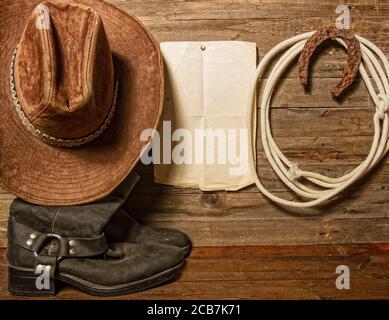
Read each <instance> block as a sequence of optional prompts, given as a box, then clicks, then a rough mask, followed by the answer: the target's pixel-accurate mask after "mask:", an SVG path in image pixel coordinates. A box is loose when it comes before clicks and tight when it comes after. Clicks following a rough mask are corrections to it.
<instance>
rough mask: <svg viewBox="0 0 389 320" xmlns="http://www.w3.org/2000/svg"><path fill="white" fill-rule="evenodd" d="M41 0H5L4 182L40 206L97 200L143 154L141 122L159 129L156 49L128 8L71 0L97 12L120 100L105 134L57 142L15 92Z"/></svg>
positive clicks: (0, 133)
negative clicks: (32, 120) (33, 124)
mask: <svg viewBox="0 0 389 320" xmlns="http://www.w3.org/2000/svg"><path fill="white" fill-rule="evenodd" d="M40 2H41V1H38V0H33V1H31V0H6V1H5V3H3V4H2V10H1V12H0V47H1V49H2V50H1V51H0V65H1V67H2V68H3V72H1V73H0V183H1V185H2V186H3V187H4V188H5V189H6V190H8V191H9V192H10V193H12V194H14V195H15V196H17V197H19V198H22V199H23V200H26V201H29V202H31V203H35V204H41V205H76V204H83V203H88V202H91V201H94V200H98V199H100V198H102V197H104V196H106V195H107V194H109V193H110V192H111V191H112V190H113V189H114V188H115V187H116V186H118V185H119V184H120V182H122V181H123V180H124V179H125V177H126V176H127V175H128V174H129V172H130V171H131V170H132V169H133V167H134V166H135V165H136V163H137V162H138V160H139V158H140V153H141V150H142V148H143V147H144V145H145V143H146V142H143V141H141V140H140V136H141V133H142V131H143V130H144V129H148V128H156V127H157V125H158V121H159V119H160V116H161V111H162V104H163V88H164V81H163V62H162V58H161V54H160V51H159V48H158V46H157V44H156V43H155V41H154V40H153V38H152V36H151V35H150V34H149V33H148V32H147V30H146V29H145V28H144V26H143V25H142V24H141V23H140V22H139V21H138V20H137V19H136V18H135V17H134V16H132V15H131V14H130V13H128V12H125V11H123V10H121V9H119V8H117V7H115V6H113V5H111V4H108V3H106V2H104V1H101V0H73V1H72V2H74V3H80V4H83V5H86V6H89V7H92V8H93V9H94V10H96V11H97V12H98V13H99V14H100V15H101V18H102V20H103V23H104V28H105V31H106V33H107V36H108V40H109V43H110V46H111V50H112V53H113V56H114V61H115V64H116V66H117V67H118V71H119V72H117V76H118V79H119V87H120V88H119V99H118V104H117V110H116V113H115V116H114V119H113V121H112V123H111V124H110V127H109V128H108V129H107V131H106V132H105V133H104V134H103V136H101V137H99V138H98V139H96V141H93V142H92V143H90V144H88V145H85V146H81V147H78V148H58V147H54V146H51V145H48V144H46V143H44V142H42V141H41V140H39V139H38V138H36V137H34V136H33V135H31V134H30V133H29V132H28V131H27V130H26V129H25V128H24V127H23V124H22V123H21V121H20V119H19V117H18V115H17V113H16V111H15V107H14V104H13V100H12V97H11V93H10V79H9V77H10V76H9V69H10V64H11V59H12V55H13V53H14V51H15V48H16V46H17V44H18V42H19V39H20V37H21V35H22V32H23V29H24V26H25V23H26V21H27V19H28V18H29V16H30V14H31V12H32V10H33V8H34V7H35V6H36V5H37V4H39V3H40Z"/></svg>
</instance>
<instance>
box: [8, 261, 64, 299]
mask: <svg viewBox="0 0 389 320" xmlns="http://www.w3.org/2000/svg"><path fill="white" fill-rule="evenodd" d="M37 278H38V276H37V275H35V274H34V273H33V272H32V271H21V270H16V269H13V268H11V267H9V268H8V291H9V292H10V293H11V294H13V295H16V296H54V295H55V292H56V291H55V280H53V279H50V281H49V283H50V286H49V288H48V289H45V288H44V289H41V290H40V289H38V288H37V285H36V281H37Z"/></svg>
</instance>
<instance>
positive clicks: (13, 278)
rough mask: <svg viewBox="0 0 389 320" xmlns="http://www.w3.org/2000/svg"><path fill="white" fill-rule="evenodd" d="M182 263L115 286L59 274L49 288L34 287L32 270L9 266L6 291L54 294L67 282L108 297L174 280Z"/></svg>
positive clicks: (41, 294)
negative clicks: (101, 284) (152, 274)
mask: <svg viewBox="0 0 389 320" xmlns="http://www.w3.org/2000/svg"><path fill="white" fill-rule="evenodd" d="M184 264H185V262H182V263H180V264H179V265H177V266H175V267H173V268H170V269H168V270H165V271H163V272H161V273H159V274H156V275H154V276H151V277H148V278H146V279H142V280H139V281H134V282H131V283H127V284H121V285H116V286H100V285H97V284H94V283H91V282H89V281H85V280H83V279H79V278H77V277H74V276H71V275H66V274H59V275H58V277H57V278H56V279H55V280H53V279H51V280H50V289H43V290H39V289H37V288H36V286H35V281H36V278H37V276H36V275H34V273H33V271H31V270H28V271H27V270H21V269H16V268H13V267H11V266H10V267H9V268H8V275H9V276H8V291H9V292H10V293H11V294H13V295H16V296H31V297H35V296H36V297H43V296H55V295H56V293H57V291H56V289H58V286H60V285H61V284H67V285H70V286H72V287H75V288H77V289H79V290H81V291H83V292H85V293H88V294H90V295H94V296H101V297H110V296H119V295H126V294H131V293H135V292H140V291H144V290H147V289H151V288H154V287H157V286H159V285H161V284H163V283H166V282H168V281H171V280H174V279H175V278H177V277H178V275H179V274H180V272H181V270H182V268H183V267H184Z"/></svg>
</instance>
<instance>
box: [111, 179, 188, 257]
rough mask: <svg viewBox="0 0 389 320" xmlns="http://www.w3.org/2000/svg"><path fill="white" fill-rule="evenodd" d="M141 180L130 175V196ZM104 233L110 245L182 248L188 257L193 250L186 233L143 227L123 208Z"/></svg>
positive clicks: (128, 184)
mask: <svg viewBox="0 0 389 320" xmlns="http://www.w3.org/2000/svg"><path fill="white" fill-rule="evenodd" d="M139 180H140V176H139V175H138V174H137V173H135V172H133V173H130V175H129V176H128V178H127V181H128V183H127V188H128V190H127V194H128V195H129V194H130V193H131V191H132V190H133V189H134V187H135V185H136V184H137V183H138V182H139ZM104 233H105V236H106V238H107V241H108V242H110V243H115V242H129V243H142V244H155V243H158V244H165V245H171V246H176V247H178V248H180V249H181V250H183V251H184V252H185V254H186V255H188V254H189V252H190V249H191V242H190V239H189V237H188V236H187V235H186V234H185V233H183V232H181V231H179V230H175V229H168V228H153V227H150V226H144V225H141V224H139V223H138V222H137V221H136V220H135V219H134V218H133V217H131V215H130V213H128V211H127V210H126V209H124V208H123V207H121V208H120V209H119V210H118V211H117V212H116V213H115V214H114V215H113V217H112V218H111V220H110V221H109V222H108V224H107V226H106V227H105V229H104Z"/></svg>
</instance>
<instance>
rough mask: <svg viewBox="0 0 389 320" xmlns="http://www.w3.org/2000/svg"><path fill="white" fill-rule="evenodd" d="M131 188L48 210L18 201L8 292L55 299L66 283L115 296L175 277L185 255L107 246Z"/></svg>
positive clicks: (153, 247)
mask: <svg viewBox="0 0 389 320" xmlns="http://www.w3.org/2000/svg"><path fill="white" fill-rule="evenodd" d="M127 185H128V184H126V183H124V184H123V185H122V186H121V187H119V188H118V189H117V190H115V192H113V193H112V194H111V195H109V196H107V197H105V198H104V199H102V200H100V201H98V202H96V203H92V204H87V205H82V206H69V207H45V206H38V205H32V204H29V203H26V202H24V201H22V200H20V199H16V200H15V201H14V202H13V204H12V206H11V212H10V217H9V223H8V250H7V257H8V262H9V291H10V292H11V293H13V294H17V295H34V296H35V295H36V296H38V295H54V294H55V293H56V288H57V287H58V284H60V283H65V284H68V285H71V286H74V287H77V288H79V289H81V290H82V291H85V292H87V293H90V294H94V295H102V296H110V295H119V294H128V293H132V292H137V291H141V290H145V289H148V288H151V287H154V286H157V285H159V284H161V283H164V282H166V281H169V280H171V279H173V278H175V277H176V276H177V275H178V274H179V272H180V270H181V268H182V266H183V263H184V259H185V253H184V252H183V250H181V249H179V248H176V247H174V246H168V245H162V244H139V243H128V242H122V243H115V244H112V245H110V244H108V242H107V240H106V237H105V235H104V233H103V230H104V227H105V226H106V224H107V222H108V221H109V219H110V218H111V217H112V215H113V214H114V213H115V212H117V211H118V209H119V208H120V207H121V206H122V204H123V202H124V201H125V199H126V198H127V196H128V193H129V190H128V188H126V186H127ZM123 186H124V187H123Z"/></svg>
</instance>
